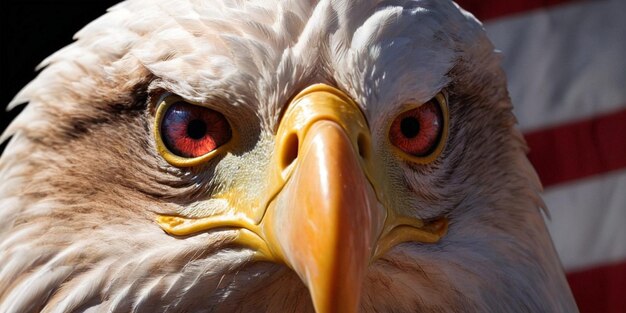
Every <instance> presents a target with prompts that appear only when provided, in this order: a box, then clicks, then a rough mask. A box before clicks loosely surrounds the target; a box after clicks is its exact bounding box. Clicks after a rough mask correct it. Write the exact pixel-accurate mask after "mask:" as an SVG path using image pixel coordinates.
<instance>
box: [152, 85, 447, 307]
mask: <svg viewBox="0 0 626 313" xmlns="http://www.w3.org/2000/svg"><path fill="white" fill-rule="evenodd" d="M376 163H377V162H376V161H375V160H374V158H373V152H372V151H371V137H370V131H369V128H368V126H367V123H366V120H365V117H364V116H363V114H362V113H361V111H360V109H359V108H358V106H357V105H356V104H355V103H354V102H353V101H352V100H351V99H350V98H349V97H348V96H346V95H345V94H344V93H343V92H341V91H339V90H337V89H335V88H333V87H330V86H328V85H323V84H318V85H313V86H311V87H309V88H306V89H305V90H303V91H302V92H301V93H300V94H298V95H297V96H296V97H295V98H294V100H293V101H292V103H291V104H290V105H289V107H288V108H287V111H286V112H285V115H284V116H283V118H282V120H281V123H280V125H279V129H278V132H277V136H276V146H275V149H274V154H273V159H272V162H271V165H270V171H269V175H270V177H269V179H268V180H269V188H270V191H271V192H270V197H269V198H268V199H267V201H265V203H267V207H266V211H265V215H264V216H263V218H262V219H261V221H260V223H254V220H253V219H250V218H245V217H244V218H242V217H240V216H237V215H227V216H211V217H207V218H203V219H188V218H183V217H173V216H160V217H159V218H158V223H159V224H160V225H161V226H162V227H163V228H164V229H165V230H166V231H167V232H168V233H171V234H175V235H189V234H191V233H195V232H198V231H202V230H206V229H211V228H216V227H234V228H238V229H240V233H239V237H238V238H237V239H236V241H237V242H238V243H240V244H243V245H246V246H248V247H252V248H253V249H255V250H256V251H257V258H258V259H259V260H268V261H273V262H278V263H283V264H286V265H287V266H289V267H290V268H292V269H293V270H294V271H295V272H296V273H297V274H298V275H299V276H300V278H301V279H302V281H303V282H304V283H305V284H306V285H307V287H308V288H309V291H310V294H311V299H312V301H313V305H314V307H315V310H316V312H318V313H329V312H346V313H351V312H357V311H358V308H359V303H360V296H361V289H362V285H363V280H364V279H365V277H366V274H367V267H368V266H369V264H370V263H371V262H372V261H373V260H374V259H375V258H376V257H378V256H380V255H382V254H384V253H385V252H386V251H387V250H388V249H390V248H392V247H393V246H395V245H397V244H398V243H401V242H405V241H419V242H426V243H428V242H431V243H432V242H437V241H438V240H439V239H440V238H441V236H443V234H444V233H445V231H446V228H447V222H446V220H445V219H440V220H437V221H435V222H431V223H424V222H423V221H422V220H419V219H416V218H411V217H405V216H399V215H398V213H397V212H396V211H395V210H393V209H391V208H386V207H385V205H384V204H385V202H386V201H384V200H382V199H384V197H385V196H386V194H389V193H390V190H389V186H388V184H385V181H386V179H385V177H384V172H383V171H381V170H380V169H381V166H377V164H376Z"/></svg>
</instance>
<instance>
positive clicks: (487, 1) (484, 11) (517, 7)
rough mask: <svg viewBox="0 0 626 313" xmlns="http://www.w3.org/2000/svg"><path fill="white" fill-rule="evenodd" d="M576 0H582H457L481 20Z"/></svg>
mask: <svg viewBox="0 0 626 313" xmlns="http://www.w3.org/2000/svg"><path fill="white" fill-rule="evenodd" d="M575 1H580V0H510V1H502V0H457V1H456V2H457V3H458V4H459V5H460V6H461V7H462V8H463V9H465V10H467V11H469V12H472V14H474V15H475V16H476V17H477V18H478V19H479V20H488V19H494V18H498V17H503V16H506V15H511V14H515V13H521V12H525V11H530V10H535V9H540V8H544V7H548V6H553V5H556V4H561V3H565V2H575Z"/></svg>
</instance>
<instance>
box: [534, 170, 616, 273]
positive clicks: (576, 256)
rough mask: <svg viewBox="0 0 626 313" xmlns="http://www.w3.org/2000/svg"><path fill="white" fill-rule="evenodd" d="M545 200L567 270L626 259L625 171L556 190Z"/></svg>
mask: <svg viewBox="0 0 626 313" xmlns="http://www.w3.org/2000/svg"><path fill="white" fill-rule="evenodd" d="M544 200H545V201H546V203H547V205H548V210H549V211H550V214H551V215H552V218H551V220H550V221H547V225H548V228H549V229H550V233H551V234H552V239H553V240H554V244H555V246H556V249H557V251H558V253H559V255H560V257H561V261H562V262H563V266H564V267H565V269H566V270H575V269H581V268H586V267H590V266H594V265H600V264H606V263H611V262H615V261H620V260H624V259H626V244H625V241H626V225H625V224H626V207H624V206H625V205H626V170H622V171H618V172H613V173H610V174H608V173H607V174H604V175H601V176H596V177H594V178H590V179H584V180H580V181H577V182H574V183H570V184H565V185H560V186H556V187H553V188H551V189H549V190H548V191H546V192H545V194H544Z"/></svg>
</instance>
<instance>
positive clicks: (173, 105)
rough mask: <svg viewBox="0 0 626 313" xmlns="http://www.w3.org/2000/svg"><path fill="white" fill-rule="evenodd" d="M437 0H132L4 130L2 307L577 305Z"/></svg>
mask: <svg viewBox="0 0 626 313" xmlns="http://www.w3.org/2000/svg"><path fill="white" fill-rule="evenodd" d="M500 59H501V56H500V55H499V53H498V52H497V51H496V50H495V49H494V47H493V45H492V44H491V43H490V41H489V40H488V39H487V37H486V35H485V32H484V30H483V28H482V26H481V24H480V23H479V22H478V21H477V20H476V19H475V18H474V17H473V16H472V15H471V14H469V13H467V12H465V11H463V10H462V9H460V8H459V7H458V6H457V5H456V4H454V3H453V2H451V1H441V0H418V1H395V0H391V1H339V0H338V1H334V0H330V1H329V0H321V1H289V0H287V1H278V2H271V1H230V0H186V1H167V0H154V1H148V0H128V1H125V2H123V3H120V4H118V5H117V6H115V7H113V8H111V9H110V10H109V11H108V13H106V14H105V15H104V16H102V17H100V18H98V19H97V20H95V21H93V22H92V23H90V24H89V25H87V26H86V27H85V28H83V29H82V30H81V31H79V32H78V33H77V34H76V41H75V42H74V43H73V44H71V45H69V46H67V47H65V48H64V49H62V50H60V51H58V52H56V53H55V54H53V55H52V56H50V57H49V58H47V59H46V60H44V61H43V63H42V64H41V67H42V68H44V70H43V71H42V72H41V73H40V74H39V76H38V77H37V78H36V79H35V80H33V81H32V82H31V83H30V84H28V85H27V86H26V87H24V88H23V89H22V91H21V92H20V93H19V94H18V95H17V96H16V97H15V98H14V100H13V102H12V103H11V104H10V107H13V106H16V105H19V104H22V103H28V105H27V106H26V108H25V109H24V111H23V112H22V113H21V114H20V115H19V116H18V117H17V118H16V119H15V120H14V121H13V123H12V124H11V125H10V127H9V128H8V129H7V131H6V132H5V133H4V135H3V137H2V140H8V138H11V139H10V142H9V144H8V146H7V148H6V151H5V153H4V154H3V155H2V157H1V159H0V264H1V266H0V312H38V311H43V312H318V313H329V312H348V313H350V312H575V311H577V309H576V306H575V304H574V301H573V299H572V296H571V293H570V291H569V288H568V286H567V282H566V280H565V277H564V275H563V272H562V269H561V265H560V262H559V259H558V257H557V255H556V253H555V250H554V248H553V245H552V242H551V239H550V237H549V234H548V232H547V230H546V227H545V224H544V220H543V216H542V210H545V209H544V204H543V202H542V200H541V198H540V195H539V193H540V191H541V185H540V182H539V180H538V178H537V175H536V174H535V171H534V170H533V168H532V166H531V165H530V163H529V162H528V160H527V158H526V156H525V152H526V146H525V143H524V140H523V139H522V137H521V135H520V133H519V132H518V130H516V128H515V118H514V116H513V114H512V112H511V103H510V100H509V96H508V93H507V89H506V78H505V75H504V73H503V71H502V69H501V67H500Z"/></svg>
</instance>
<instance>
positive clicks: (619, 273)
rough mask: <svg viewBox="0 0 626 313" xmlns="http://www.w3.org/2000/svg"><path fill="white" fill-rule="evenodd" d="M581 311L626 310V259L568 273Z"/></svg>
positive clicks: (612, 312)
mask: <svg viewBox="0 0 626 313" xmlns="http://www.w3.org/2000/svg"><path fill="white" fill-rule="evenodd" d="M567 280H568V282H569V284H570V287H571V288H572V293H573V294H574V298H576V303H577V304H578V309H579V310H580V312H581V313H595V312H603V313H624V312H626V296H625V295H626V261H624V262H621V263H617V264H612V265H605V266H600V267H596V268H591V269H588V270H584V271H580V272H573V273H568V274H567Z"/></svg>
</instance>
